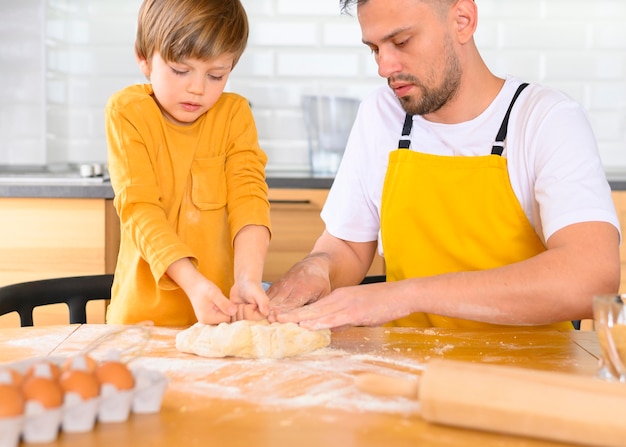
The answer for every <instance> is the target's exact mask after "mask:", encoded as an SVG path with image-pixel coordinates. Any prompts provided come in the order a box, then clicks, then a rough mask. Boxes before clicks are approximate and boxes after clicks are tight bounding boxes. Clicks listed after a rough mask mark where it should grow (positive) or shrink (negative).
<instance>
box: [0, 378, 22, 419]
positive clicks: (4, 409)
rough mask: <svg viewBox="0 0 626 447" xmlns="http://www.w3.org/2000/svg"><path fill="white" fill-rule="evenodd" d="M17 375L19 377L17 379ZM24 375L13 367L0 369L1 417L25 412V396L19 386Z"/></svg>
mask: <svg viewBox="0 0 626 447" xmlns="http://www.w3.org/2000/svg"><path fill="white" fill-rule="evenodd" d="M16 377H17V379H16ZM21 381H22V375H21V374H20V373H18V372H17V371H15V370H14V369H12V368H4V369H0V396H2V397H1V398H0V418H10V417H15V416H19V415H21V414H22V413H24V404H25V403H24V396H23V395H22V392H21V390H20V388H19V382H21Z"/></svg>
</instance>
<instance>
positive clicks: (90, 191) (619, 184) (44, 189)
mask: <svg viewBox="0 0 626 447" xmlns="http://www.w3.org/2000/svg"><path fill="white" fill-rule="evenodd" d="M607 178H608V179H609V184H610V185H611V189H612V190H613V191H626V172H621V171H619V172H618V171H610V172H607ZM332 183H333V178H332V177H316V176H312V175H311V174H310V173H309V172H307V171H298V172H268V173H267V184H268V186H269V187H270V188H276V189H329V188H330V186H331V185H332ZM0 197H42V198H43V197H60V198H98V199H112V198H113V197H114V194H113V189H112V187H111V184H110V183H109V182H106V181H105V182H99V183H97V182H90V181H85V182H81V181H71V182H67V183H63V182H58V181H54V182H50V183H46V182H43V181H37V182H33V183H28V182H24V181H20V182H15V183H10V182H2V183H0Z"/></svg>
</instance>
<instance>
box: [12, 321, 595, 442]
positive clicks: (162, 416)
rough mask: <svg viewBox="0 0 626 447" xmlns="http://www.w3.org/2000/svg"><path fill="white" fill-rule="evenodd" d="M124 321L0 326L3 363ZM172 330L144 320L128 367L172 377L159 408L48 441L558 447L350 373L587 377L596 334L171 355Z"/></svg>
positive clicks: (123, 344) (405, 334) (339, 340)
mask: <svg viewBox="0 0 626 447" xmlns="http://www.w3.org/2000/svg"><path fill="white" fill-rule="evenodd" d="M122 328H123V327H121V326H110V325H82V326H81V325H67V326H47V327H32V328H13V329H1V330H0V362H11V361H18V360H25V359H30V358H33V357H39V356H55V357H59V356H61V357H64V356H68V355H70V354H72V353H76V352H78V351H81V350H83V349H84V348H85V347H86V346H88V345H89V344H90V343H92V342H93V341H94V340H96V339H98V338H99V337H101V336H102V335H103V334H105V333H107V332H111V331H116V330H118V329H122ZM178 332H179V329H175V328H151V334H150V339H149V341H148V342H147V344H145V346H143V348H142V350H141V352H140V355H139V356H138V357H137V358H135V359H134V360H133V361H132V363H131V364H132V365H136V366H144V367H147V368H151V369H157V370H160V371H162V372H163V373H164V374H166V376H167V377H168V378H169V379H170V382H169V384H168V388H167V391H166V393H165V395H164V398H163V404H162V408H161V411H160V412H159V413H158V414H153V415H136V414H132V415H131V416H130V419H129V420H128V421H127V422H124V423H108V424H104V423H98V424H97V425H96V428H95V429H94V430H93V431H91V432H88V433H81V434H65V433H62V434H60V436H59V438H58V440H57V441H56V443H53V444H51V445H57V446H81V447H85V446H115V447H124V446H137V445H140V446H144V445H145V446H155V447H158V446H178V445H180V446H203V447H204V446H207V445H220V446H222V445H223V446H229V447H233V446H246V447H248V446H261V447H262V446H283V445H285V446H297V447H306V446H315V447H324V446H342V447H350V446H366V447H367V446H394V447H399V446H405V445H406V446H409V445H410V446H416V445H428V446H473V445H479V446H486V447H489V446H503V445H506V446H513V447H515V446H520V447H521V446H525V447H535V446H537V447H538V446H558V445H563V444H557V443H553V442H548V441H543V440H535V439H528V438H521V437H513V436H504V435H499V434H494V433H488V432H482V431H474V430H466V429H459V428H453V427H447V426H441V425H435V424H429V423H427V422H425V421H423V420H422V419H421V418H420V416H419V403H418V401H416V400H413V399H408V398H404V397H395V396H394V397H389V396H386V397H385V396H374V395H370V394H367V393H364V392H362V391H360V390H359V389H357V387H356V386H355V384H354V377H355V375H356V374H358V373H361V372H374V373H379V374H386V375H392V376H396V377H398V378H407V377H413V376H414V375H417V374H420V372H421V371H422V369H423V368H424V364H426V363H427V362H428V361H429V360H431V359H435V358H446V359H456V360H463V361H471V362H482V363H492V364H502V365H512V366H518V367H522V368H531V369H538V370H546V371H559V372H565V373H571V374H577V375H584V376H593V375H595V374H596V371H597V368H598V358H599V355H600V348H599V345H598V341H597V337H596V334H595V333H594V332H588V331H570V332H556V331H541V332H530V331H522V330H517V329H505V330H498V331H495V330H484V331H458V330H444V329H427V330H412V329H404V328H352V329H349V330H345V331H342V332H336V333H333V336H332V343H331V345H330V347H329V348H326V349H323V350H321V351H318V352H315V353H313V354H310V355H307V356H302V357H294V358H290V359H282V360H250V359H233V358H229V359H206V358H201V357H197V356H193V355H188V354H182V353H180V352H178V351H177V350H176V348H175V343H174V340H175V336H176V334H177V333H178ZM142 337H143V335H142V332H141V331H138V330H128V331H124V332H118V333H117V335H116V336H115V337H113V338H111V339H110V340H109V341H107V342H106V343H105V344H104V345H103V346H101V348H100V349H99V350H97V351H95V352H94V353H93V355H94V356H96V357H98V356H100V355H102V356H104V355H105V354H106V352H107V350H108V349H111V348H113V347H115V348H131V347H137V346H141V345H142V343H143V342H144V339H143V338H142ZM47 445H48V444H47Z"/></svg>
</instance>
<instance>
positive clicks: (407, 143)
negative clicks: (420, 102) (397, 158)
mask: <svg viewBox="0 0 626 447" xmlns="http://www.w3.org/2000/svg"><path fill="white" fill-rule="evenodd" d="M412 128H413V115H409V114H408V113H407V114H406V117H405V118H404V124H403V125H402V137H403V138H401V139H400V141H398V148H400V149H408V148H409V147H411V129H412ZM404 137H406V138H404Z"/></svg>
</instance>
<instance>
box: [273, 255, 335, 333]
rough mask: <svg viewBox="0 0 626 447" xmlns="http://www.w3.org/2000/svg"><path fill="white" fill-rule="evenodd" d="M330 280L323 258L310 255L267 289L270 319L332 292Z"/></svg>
mask: <svg viewBox="0 0 626 447" xmlns="http://www.w3.org/2000/svg"><path fill="white" fill-rule="evenodd" d="M330 288H331V286H330V280H329V278H328V272H327V269H326V268H324V262H323V260H322V259H320V258H319V257H316V256H309V257H307V258H305V259H304V260H302V261H300V262H299V263H297V264H296V265H294V266H293V267H292V268H291V269H290V270H289V271H288V272H287V273H286V274H285V275H284V276H283V277H282V278H280V279H279V280H278V281H276V282H274V283H273V284H272V285H271V286H270V288H269V289H268V291H267V296H268V297H269V300H270V312H269V320H270V321H277V320H276V315H278V314H282V313H285V312H289V311H291V310H293V309H297V308H300V307H302V306H304V305H305V304H308V303H312V302H315V301H317V300H318V299H320V298H321V297H323V296H326V295H328V294H329V293H330Z"/></svg>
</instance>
